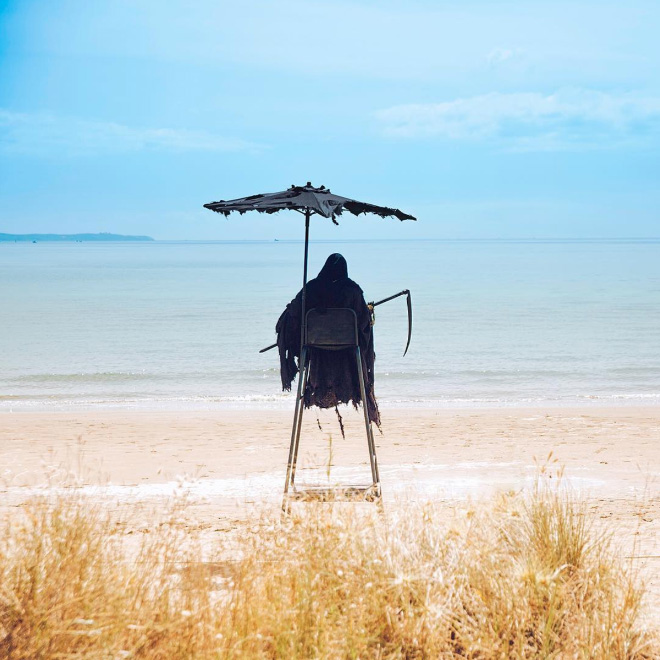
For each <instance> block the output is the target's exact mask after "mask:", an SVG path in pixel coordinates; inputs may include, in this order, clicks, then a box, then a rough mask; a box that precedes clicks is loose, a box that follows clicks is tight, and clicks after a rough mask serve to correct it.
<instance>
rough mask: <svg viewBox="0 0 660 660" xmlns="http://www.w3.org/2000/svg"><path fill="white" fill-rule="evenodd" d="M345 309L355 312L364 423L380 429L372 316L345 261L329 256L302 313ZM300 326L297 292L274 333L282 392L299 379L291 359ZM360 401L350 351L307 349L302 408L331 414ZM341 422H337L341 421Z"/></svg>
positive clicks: (295, 352) (296, 353) (309, 286)
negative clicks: (329, 410) (364, 402)
mask: <svg viewBox="0 0 660 660" xmlns="http://www.w3.org/2000/svg"><path fill="white" fill-rule="evenodd" d="M314 307H322V308H332V307H349V308H350V309H352V310H354V311H355V314H356V316H357V325H358V344H359V346H360V354H361V356H362V370H363V373H364V387H365V391H366V394H367V411H368V413H369V419H370V420H371V421H372V422H374V423H375V424H376V425H377V426H378V427H379V428H380V414H379V412H378V404H377V402H376V397H375V395H374V362H375V359H376V355H375V353H374V338H373V328H372V326H371V314H370V313H369V308H368V307H367V303H366V302H365V300H364V295H363V293H362V289H361V288H360V287H359V286H358V285H357V284H356V283H355V282H354V281H353V280H351V279H349V277H348V266H347V264H346V259H344V257H343V256H342V255H341V254H331V255H330V256H329V257H328V259H327V261H326V262H325V265H324V266H323V268H322V269H321V271H320V272H319V274H318V276H317V277H316V278H314V279H313V280H310V281H309V282H308V283H307V296H306V299H305V308H306V310H307V311H309V310H310V309H313V308H314ZM301 322H302V291H300V292H299V293H298V295H297V296H296V297H295V298H294V299H293V300H292V301H291V302H290V303H289V304H288V305H287V307H286V309H285V310H284V312H283V313H282V315H281V316H280V318H279V320H278V321H277V325H276V327H275V331H276V332H277V346H278V349H279V353H280V375H281V377H282V389H283V390H287V391H288V390H290V389H291V383H292V382H293V379H294V378H295V377H296V374H297V373H298V364H297V363H296V360H295V358H298V359H299V358H300V326H301ZM361 401H362V397H361V396H360V381H359V376H358V373H357V369H356V365H355V353H354V352H353V349H347V350H342V351H323V350H319V349H314V348H312V349H310V351H309V378H308V380H307V387H306V389H305V392H304V403H305V407H306V408H309V407H310V406H318V407H319V408H334V407H336V406H337V405H338V404H340V403H349V402H351V403H352V404H353V405H354V406H355V407H356V408H357V407H358V404H360V403H361ZM340 419H341V418H340Z"/></svg>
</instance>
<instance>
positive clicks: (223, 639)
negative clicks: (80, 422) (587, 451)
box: [0, 473, 660, 659]
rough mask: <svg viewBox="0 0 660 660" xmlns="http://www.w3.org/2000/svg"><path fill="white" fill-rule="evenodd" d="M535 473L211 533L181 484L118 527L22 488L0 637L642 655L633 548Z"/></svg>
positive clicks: (642, 620) (47, 647)
mask: <svg viewBox="0 0 660 660" xmlns="http://www.w3.org/2000/svg"><path fill="white" fill-rule="evenodd" d="M549 476H550V475H548V474H547V473H546V474H543V473H542V474H541V475H540V476H539V480H538V483H537V485H536V486H535V487H534V488H533V489H532V490H531V491H527V492H526V493H525V492H523V493H519V494H503V495H500V496H498V497H495V498H492V499H490V500H488V501H483V502H481V503H480V504H469V503H466V504H465V505H464V506H463V507H460V508H457V509H456V511H455V513H454V515H452V516H447V514H446V511H441V510H440V509H438V508H437V507H436V506H435V505H434V504H433V503H427V504H419V503H413V502H408V503H405V502H401V503H400V504H399V505H398V506H391V507H388V508H387V509H386V512H385V514H378V513H376V512H375V508H374V507H364V506H358V507H353V506H346V505H342V504H335V505H327V504H326V505H318V504H300V505H297V506H296V508H295V510H294V514H293V515H292V516H291V517H290V518H287V519H285V520H284V521H282V522H280V521H279V519H278V518H272V509H271V510H270V513H269V512H268V511H265V512H264V514H263V516H262V517H261V518H260V519H258V520H253V521H252V522H251V523H248V524H246V525H245V526H244V528H242V529H241V530H240V533H239V534H235V535H233V536H231V535H228V538H227V540H226V541H222V539H219V540H218V539H216V540H214V542H213V547H207V546H204V545H203V543H202V541H201V539H199V538H197V537H196V535H195V533H194V532H193V531H191V530H190V528H189V527H186V526H185V525H182V524H180V521H181V520H185V515H186V510H185V502H178V501H174V502H171V503H170V509H169V511H168V512H167V513H165V514H163V515H162V517H161V519H160V520H159V521H156V520H154V521H153V524H152V525H151V527H150V529H149V533H148V534H143V535H142V537H141V538H140V539H139V540H138V541H137V542H135V543H127V537H126V536H125V535H124V534H122V532H121V531H120V530H121V525H118V524H117V522H118V521H117V520H116V519H114V518H113V517H112V516H110V515H108V513H107V510H106V509H105V508H104V507H103V505H102V504H101V503H100V502H99V501H98V500H94V499H93V498H89V497H87V496H83V495H56V496H54V497H50V498H48V497H46V498H41V499H34V500H32V501H31V502H29V503H28V504H26V505H25V506H23V507H22V508H21V512H20V513H19V514H16V515H14V516H12V517H11V518H9V520H8V522H7V524H6V525H5V526H4V528H3V530H2V534H1V546H0V655H1V656H2V657H5V658H21V659H29V658H64V657H67V658H69V657H85V658H193V657H194V658H461V657H463V658H541V657H542V658H553V657H556V658H573V657H575V658H631V659H632V658H652V657H658V654H659V653H660V647H659V646H658V638H657V632H656V631H655V630H654V629H653V628H652V624H651V623H650V622H649V620H648V619H647V617H646V615H645V611H644V599H643V589H642V584H641V580H640V579H639V576H638V575H637V573H636V568H635V563H634V561H631V560H625V559H622V558H621V556H620V554H618V553H617V552H616V551H615V550H614V548H613V546H612V543H611V539H610V537H609V536H608V533H607V532H606V531H603V529H602V526H600V525H598V526H596V525H594V524H593V520H592V518H591V517H590V514H589V513H588V512H587V511H586V509H585V507H583V506H582V505H581V503H580V501H576V500H575V499H574V498H573V497H572V496H571V494H570V491H569V490H566V489H563V488H562V487H561V486H559V487H558V486H557V479H554V480H553V479H550V478H549ZM555 476H556V475H555ZM269 516H270V517H269ZM601 522H602V521H601ZM131 539H134V536H131Z"/></svg>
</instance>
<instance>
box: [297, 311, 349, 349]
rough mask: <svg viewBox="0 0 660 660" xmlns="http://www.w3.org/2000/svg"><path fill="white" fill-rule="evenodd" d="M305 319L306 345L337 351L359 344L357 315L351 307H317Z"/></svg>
mask: <svg viewBox="0 0 660 660" xmlns="http://www.w3.org/2000/svg"><path fill="white" fill-rule="evenodd" d="M305 319H306V333H305V345H306V346H310V347H312V348H321V349H324V350H327V351H333V350H335V351H337V350H341V349H342V348H348V347H350V346H357V345H358V331H357V316H356V315H355V312H354V311H353V310H352V309H350V308H349V307H330V308H328V309H323V308H321V307H315V308H314V309H310V310H309V311H308V312H307V314H305Z"/></svg>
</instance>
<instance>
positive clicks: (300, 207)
mask: <svg viewBox="0 0 660 660" xmlns="http://www.w3.org/2000/svg"><path fill="white" fill-rule="evenodd" d="M204 208H207V209H210V210H211V211H216V213H222V214H223V215H226V216H228V215H229V214H230V213H231V212H232V211H237V212H238V213H245V212H246V211H259V212H260V213H277V212H278V211H282V210H286V209H290V210H293V211H300V212H302V213H307V212H308V213H310V214H318V215H322V216H323V217H324V218H332V220H333V222H335V223H336V222H337V221H336V216H339V215H341V214H342V211H343V210H344V209H346V210H347V211H350V212H351V213H352V214H353V215H360V213H375V214H376V215H380V216H381V217H386V216H394V217H396V218H398V219H399V220H415V218H414V217H413V216H412V215H409V214H408V213H404V212H403V211H400V210H399V209H393V208H389V207H387V206H377V205H376V204H367V203H365V202H358V201H357V200H355V199H349V198H348V197H340V196H339V195H333V194H332V193H331V192H330V190H329V189H328V188H326V187H325V186H321V187H320V188H315V187H314V186H313V185H312V184H311V183H309V182H308V183H307V185H306V186H291V188H289V189H288V190H284V191H282V192H278V193H264V194H262V195H250V196H249V197H241V198H240V199H230V200H228V201H225V200H220V201H219V202H211V203H210V204H204Z"/></svg>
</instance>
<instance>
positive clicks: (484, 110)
mask: <svg viewBox="0 0 660 660" xmlns="http://www.w3.org/2000/svg"><path fill="white" fill-rule="evenodd" d="M376 116H377V119H378V120H379V122H380V123H381V126H382V127H383V130H384V132H385V133H386V134H388V135H391V136H398V137H402V138H423V137H427V138H428V137H437V138H444V139H449V140H465V141H494V142H498V143H499V144H501V145H503V146H505V147H507V148H511V149H522V150H562V149H571V148H581V149H583V148H602V147H616V146H621V145H624V144H632V143H638V142H640V141H642V140H648V139H649V138H651V137H652V138H657V137H658V136H660V97H655V96H644V95H639V94H620V95H614V94H608V93H605V92H599V91H593V90H583V89H563V90H559V91H557V92H555V93H554V94H548V95H544V94H539V93H536V92H520V93H510V94H503V93H492V94H484V95H481V96H473V97H469V98H459V99H454V100H452V101H446V102H443V103H434V104H417V105H415V104H410V105H399V106H394V107H392V108H388V109H385V110H381V111H379V112H377V113H376Z"/></svg>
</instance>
